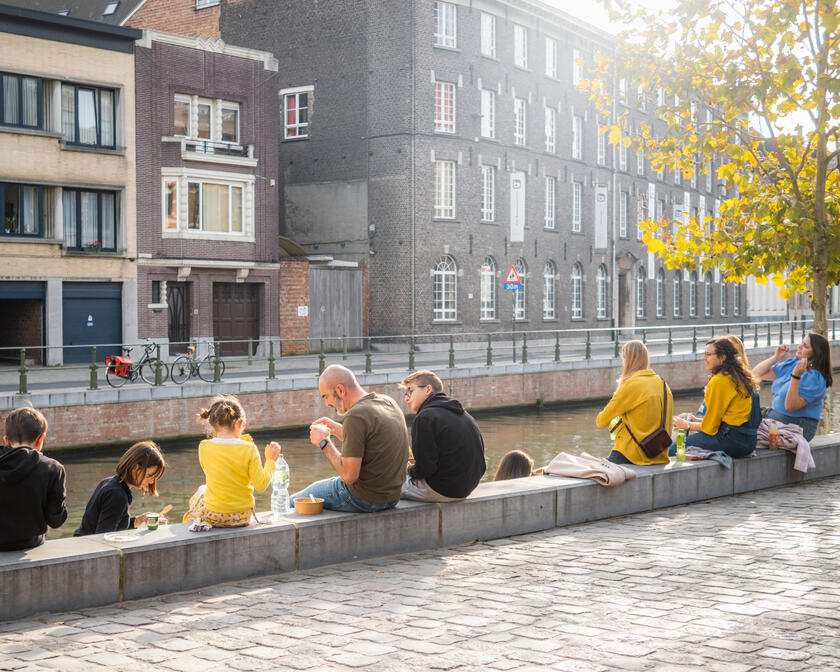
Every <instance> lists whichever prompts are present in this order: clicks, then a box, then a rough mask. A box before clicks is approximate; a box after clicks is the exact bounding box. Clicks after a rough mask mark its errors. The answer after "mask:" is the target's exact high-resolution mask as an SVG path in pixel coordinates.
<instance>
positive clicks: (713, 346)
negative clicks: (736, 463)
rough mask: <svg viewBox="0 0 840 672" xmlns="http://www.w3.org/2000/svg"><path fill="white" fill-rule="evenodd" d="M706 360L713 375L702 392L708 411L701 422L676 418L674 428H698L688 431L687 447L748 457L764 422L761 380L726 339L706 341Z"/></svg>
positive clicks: (704, 356) (704, 353)
mask: <svg viewBox="0 0 840 672" xmlns="http://www.w3.org/2000/svg"><path fill="white" fill-rule="evenodd" d="M703 363H704V364H705V366H706V370H707V371H708V372H709V374H710V378H709V382H708V383H707V384H706V391H705V392H704V393H703V401H704V403H705V405H706V414H705V415H704V416H703V418H702V420H700V421H699V422H698V421H696V420H688V419H685V418H681V417H677V418H674V427H675V428H676V429H685V430H689V432H691V431H692V430H699V431H694V433H689V435H688V437H687V438H686V445H687V446H697V447H698V448H704V449H706V450H712V451H716V450H721V451H723V452H724V453H726V454H727V455H730V456H732V457H745V456H747V455H749V454H750V453H751V452H753V451H754V450H755V442H756V437H757V431H756V430H757V429H758V425H759V424H760V422H761V406H760V401H759V398H758V391H757V390H758V385H759V383H758V380H757V379H756V378H755V377H753V374H752V373H751V372H750V370H749V369H748V368H747V366H746V365H745V364H744V361H743V359H742V358H741V357H740V356H739V355H738V351H737V350H736V349H735V346H734V345H733V344H732V342H731V341H730V340H728V339H726V338H715V339H712V340H710V341H708V342H707V343H706V347H705V348H704V349H703Z"/></svg>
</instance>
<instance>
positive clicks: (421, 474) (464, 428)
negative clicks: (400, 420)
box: [400, 371, 487, 502]
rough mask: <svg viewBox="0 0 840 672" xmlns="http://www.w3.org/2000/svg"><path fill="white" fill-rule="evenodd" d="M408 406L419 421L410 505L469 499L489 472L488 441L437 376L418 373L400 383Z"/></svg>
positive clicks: (405, 491) (406, 494)
mask: <svg viewBox="0 0 840 672" xmlns="http://www.w3.org/2000/svg"><path fill="white" fill-rule="evenodd" d="M400 387H402V388H403V389H404V390H405V403H406V405H407V406H408V407H409V408H410V409H411V410H412V411H414V412H415V413H416V414H417V415H416V416H415V417H414V423H413V424H412V425H411V452H412V455H413V457H414V464H409V467H408V476H407V478H406V480H405V483H404V484H403V487H402V495H401V496H402V497H403V498H404V499H415V500H418V501H421V502H453V501H458V500H459V499H464V497H466V496H467V495H469V494H470V493H471V492H472V491H473V490H474V489H475V486H476V485H478V482H479V481H480V480H481V477H482V476H483V475H484V472H485V471H486V469H487V463H486V462H485V460H484V440H483V439H482V438H481V432H480V431H478V425H476V424H475V420H473V418H472V416H471V415H470V414H469V413H467V412H466V411H465V410H464V407H463V406H462V405H461V402H459V401H457V400H456V399H452V398H451V397H448V396H446V395H445V394H444V393H443V383H442V382H441V380H440V378H438V377H437V375H435V374H434V373H432V372H431V371H416V372H414V373H412V374H411V375H409V376H407V377H405V378H404V379H403V381H402V382H401V383H400Z"/></svg>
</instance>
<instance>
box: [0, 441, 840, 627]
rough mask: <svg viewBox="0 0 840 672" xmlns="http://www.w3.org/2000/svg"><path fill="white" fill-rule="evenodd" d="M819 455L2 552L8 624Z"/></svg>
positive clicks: (818, 451) (462, 533)
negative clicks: (619, 482)
mask: <svg viewBox="0 0 840 672" xmlns="http://www.w3.org/2000/svg"><path fill="white" fill-rule="evenodd" d="M812 453H813V456H814V460H815V462H816V464H817V467H816V469H814V470H812V471H811V472H809V473H808V474H807V475H803V474H801V473H799V472H797V471H794V470H793V455H791V454H790V453H788V452H786V451H768V450H760V451H758V454H757V455H756V456H755V457H752V458H744V459H740V460H734V464H733V468H732V470H727V469H725V468H723V467H721V466H720V465H718V464H717V463H716V462H705V461H701V462H686V463H684V464H678V463H676V462H671V463H669V464H666V465H654V466H647V467H635V471H636V474H637V477H636V478H634V479H631V480H630V481H627V482H626V483H625V484H623V485H621V486H619V487H615V488H606V487H603V486H600V485H598V484H596V483H595V482H594V481H589V480H583V479H573V478H557V477H551V476H536V477H534V478H521V479H516V480H512V481H502V482H499V483H482V484H481V485H479V486H478V488H476V490H475V492H473V493H472V494H471V495H470V496H469V497H468V498H467V499H466V500H464V501H462V502H453V503H449V504H425V503H420V502H409V501H401V502H400V503H399V505H398V506H397V507H396V508H395V509H393V510H391V511H384V512H381V513H373V514H350V513H338V512H332V511H326V512H324V513H323V514H322V515H320V516H311V517H310V516H300V515H297V514H294V513H292V514H289V515H287V516H284V517H283V518H282V519H281V520H280V521H279V522H278V523H276V524H266V525H256V524H252V525H251V526H249V527H246V528H238V529H215V530H211V531H209V532H202V533H192V532H189V531H188V530H187V526H186V525H183V524H177V525H169V526H165V527H163V528H161V529H160V530H157V531H155V532H143V533H141V534H140V537H139V539H138V540H136V541H133V542H128V543H114V542H107V541H105V539H104V535H92V536H89V537H82V538H75V539H73V538H71V539H59V540H56V541H48V542H47V543H45V544H44V545H43V546H40V547H38V548H34V549H31V550H28V551H16V552H9V553H0V595H2V601H0V620H5V619H14V618H21V617H24V616H27V615H30V614H33V613H37V612H41V611H61V610H69V609H80V608H83V607H90V606H96V605H102V604H110V603H113V602H117V601H122V600H127V599H136V598H141V597H149V596H153V595H161V594H165V593H170V592H175V591H179V590H186V589H193V588H199V587H201V586H206V585H212V584H215V583H219V582H223V581H234V580H239V579H244V578H247V577H252V576H260V575H266V574H277V573H281V572H291V571H294V570H297V569H311V568H313V567H319V566H323V565H328V564H334V563H339V562H348V561H353V560H360V559H365V558H372V557H377V556H384V555H393V554H396V553H406V552H413V551H419V550H425V549H432V548H439V547H442V546H450V545H455V544H461V543H465V542H469V541H472V540H474V539H494V538H498V537H505V536H512V535H517V534H526V533H528V532H536V531H539V530H547V529H551V528H554V527H562V526H564V525H572V524H575V523H583V522H587V521H592V520H601V519H604V518H610V517H614V516H622V515H627V514H632V513H638V512H642V511H651V510H654V509H660V508H665V507H668V506H674V505H677V504H685V503H689V502H696V501H701V500H704V499H709V498H712V497H721V496H726V495H732V494H739V493H742V492H748V491H750V490H758V489H762V488H768V487H775V486H780V485H790V484H795V483H800V482H801V481H803V480H804V479H805V478H809V479H811V478H820V477H824V476H834V475H837V474H840V434H835V435H828V436H823V437H819V438H818V439H815V440H814V442H813V443H812ZM259 517H260V519H261V520H264V521H267V520H268V519H269V516H268V514H265V513H264V514H259Z"/></svg>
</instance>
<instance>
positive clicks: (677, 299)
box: [674, 269, 682, 317]
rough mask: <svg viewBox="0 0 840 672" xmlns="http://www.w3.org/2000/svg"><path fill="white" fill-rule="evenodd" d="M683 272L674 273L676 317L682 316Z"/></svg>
mask: <svg viewBox="0 0 840 672" xmlns="http://www.w3.org/2000/svg"><path fill="white" fill-rule="evenodd" d="M680 273H682V271H681V270H679V269H677V270H676V271H674V317H679V316H680V308H681V306H680V300H681V299H682V291H680V290H681V289H682V284H681V282H680Z"/></svg>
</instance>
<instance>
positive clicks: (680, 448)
mask: <svg viewBox="0 0 840 672" xmlns="http://www.w3.org/2000/svg"><path fill="white" fill-rule="evenodd" d="M677 462H685V430H684V429H678V430H677Z"/></svg>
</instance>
